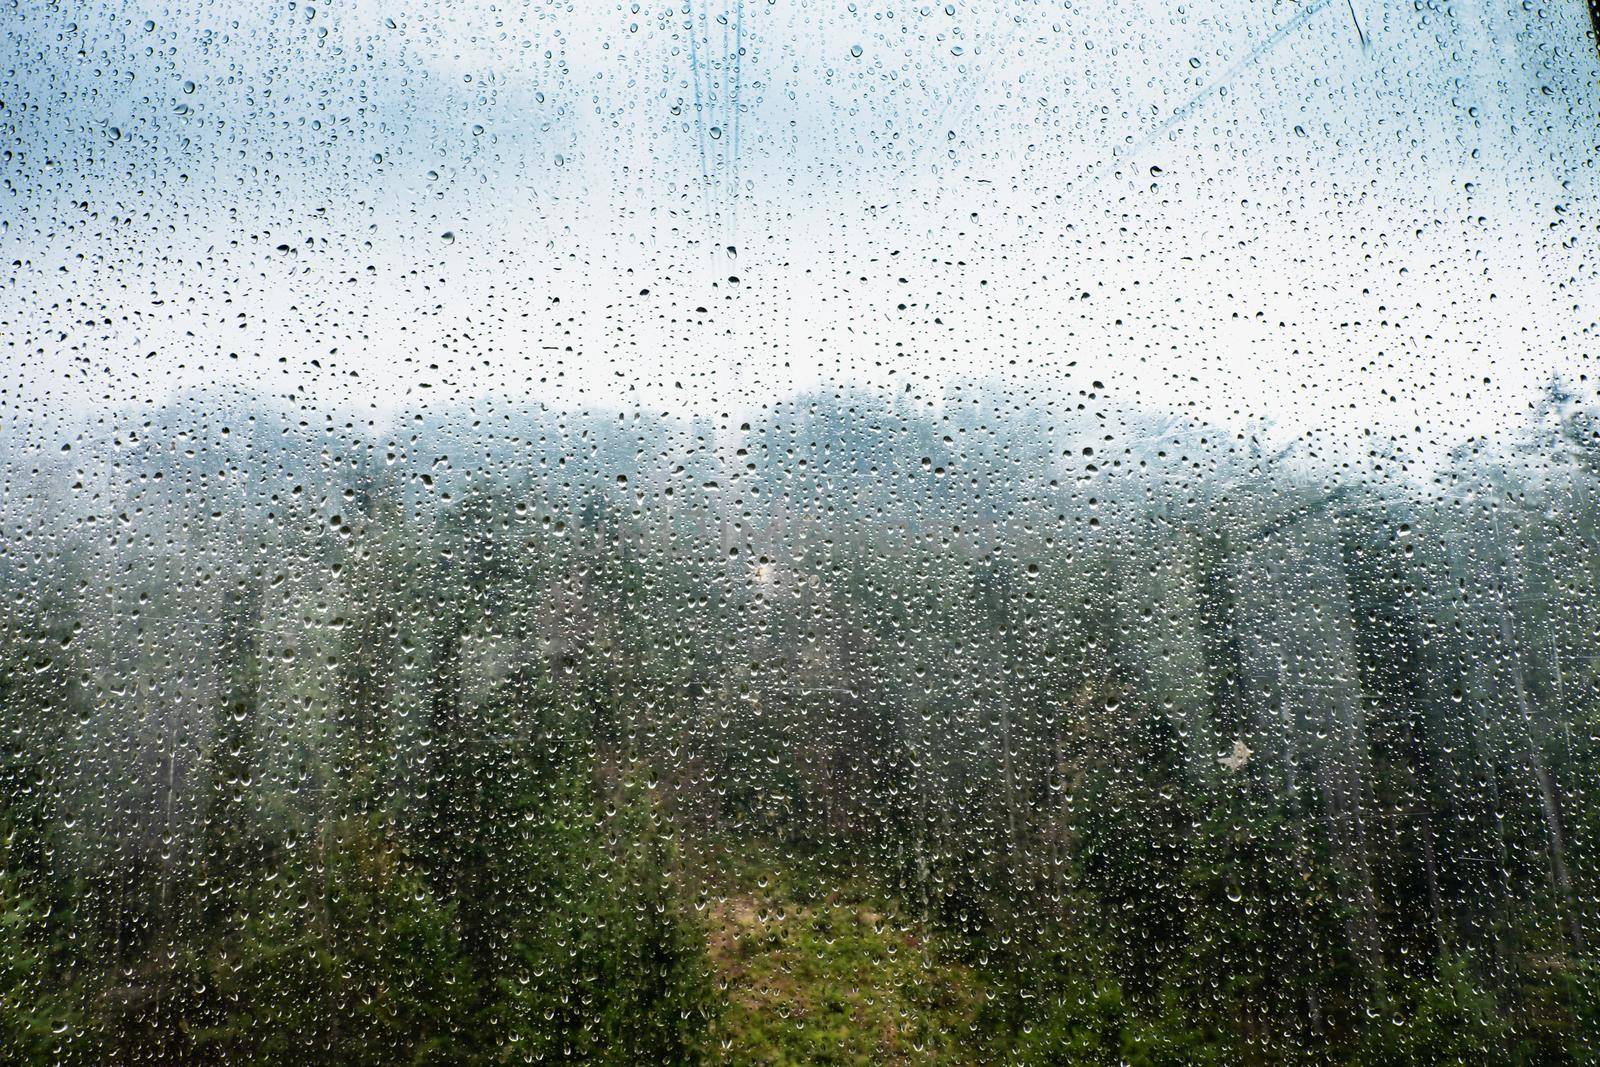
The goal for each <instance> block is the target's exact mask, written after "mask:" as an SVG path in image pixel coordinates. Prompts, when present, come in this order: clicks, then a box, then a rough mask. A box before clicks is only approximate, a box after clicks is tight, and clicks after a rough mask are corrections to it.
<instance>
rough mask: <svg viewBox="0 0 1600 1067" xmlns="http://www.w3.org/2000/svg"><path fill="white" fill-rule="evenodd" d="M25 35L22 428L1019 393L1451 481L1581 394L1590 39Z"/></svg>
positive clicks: (145, 7) (648, 19)
mask: <svg viewBox="0 0 1600 1067" xmlns="http://www.w3.org/2000/svg"><path fill="white" fill-rule="evenodd" d="M246 6H247V5H244V4H231V3H209V4H166V5H158V4H141V3H126V4H119V3H100V2H95V0H89V2H86V3H82V4H75V5H54V6H51V7H46V6H44V5H37V4H31V3H29V2H27V0H23V3H22V6H21V8H20V9H19V10H18V11H17V16H18V17H14V18H10V19H9V20H8V23H7V28H6V31H5V33H6V35H5V37H4V42H5V44H4V47H5V48H6V50H7V52H8V53H9V54H10V58H9V59H8V60H7V61H6V62H5V63H0V100H3V101H4V104H5V107H4V110H0V134H3V137H4V142H5V143H4V145H3V146H0V149H3V151H4V153H5V155H4V156H3V157H0V158H3V159H4V166H3V169H0V251H3V253H4V256H3V260H4V262H5V264H6V268H5V275H4V279H3V281H4V284H3V286H0V342H3V344H4V346H5V347H4V349H3V350H0V351H3V355H0V390H3V391H4V392H3V393H0V405H3V406H0V416H3V415H4V414H5V413H7V412H9V413H10V416H11V421H13V422H15V421H16V420H18V419H19V418H28V417H32V416H33V415H35V414H37V413H39V412H41V411H52V410H66V409H90V410H92V409H95V408H107V407H109V408H115V407H119V406H122V405H126V404H130V403H137V402H142V401H159V400H161V399H163V398H165V397H167V396H169V395H170V394H171V393H172V392H173V391H175V390H180V389H186V388H193V387H197V386H201V385H209V386H216V385H224V386H234V385H236V386H238V387H240V388H242V389H245V390H249V391H251V392H257V393H266V394H273V395H278V396H293V397H294V398H295V402H297V403H303V404H305V405H307V406H309V407H312V408H317V409H335V408H339V409H351V408H353V409H356V410H359V411H365V412H369V413H374V414H375V415H376V416H377V417H379V418H389V417H392V416H393V415H394V414H396V413H398V412H402V411H406V410H409V409H411V408H414V407H418V406H422V405H436V404H440V403H447V402H450V401H452V400H467V399H473V398H490V399H492V400H495V401H503V402H507V403H513V402H519V401H522V400H526V399H534V400H539V401H543V402H546V403H550V404H553V405H557V406H570V407H612V406H624V407H630V406H635V405H642V406H645V407H649V408H656V409H663V410H683V411H689V410H693V411H712V410H714V411H718V412H722V411H730V410H731V411H737V410H744V409H748V408H751V407H759V405H761V404H762V403H765V402H769V401H771V400H772V399H773V398H775V397H777V396H781V395H783V394H785V393H788V392H790V391H793V390H795V389H803V388H809V387H813V386H817V385H826V384H838V385H858V386H867V387H871V388H880V389H892V390H894V391H895V392H902V391H904V390H906V389H907V388H909V389H910V390H911V391H912V392H913V393H914V394H916V395H920V396H926V397H929V398H937V397H938V396H939V395H941V393H942V392H943V391H944V390H945V389H947V388H948V387H949V386H950V383H952V382H956V381H961V380H968V379H987V380H991V381H996V380H997V381H1001V382H1004V383H1009V384H1010V386H1011V387H1013V388H1015V389H1017V390H1018V391H1019V393H1026V394H1027V395H1028V396H1029V398H1030V402H1034V403H1041V404H1043V403H1051V402H1055V401H1054V400H1053V399H1052V398H1057V399H1058V398H1059V397H1061V396H1064V395H1071V394H1073V393H1075V392H1076V390H1077V389H1079V388H1085V387H1087V385H1088V383H1089V382H1090V381H1092V380H1099V381H1102V382H1104V383H1105V386H1106V388H1105V389H1103V390H1101V391H1100V392H1101V395H1103V396H1106V397H1108V398H1109V399H1110V400H1111V401H1112V402H1120V403H1123V404H1127V405H1133V406H1141V407H1149V408H1154V409H1158V410H1184V411H1192V412H1195V413H1197V414H1200V415H1203V416H1205V417H1209V418H1217V419H1225V420H1229V421H1231V422H1233V423H1236V424H1237V423H1243V422H1246V421H1252V422H1253V421H1262V420H1271V421H1273V422H1275V423H1276V424H1277V425H1278V427H1279V430H1280V432H1283V433H1287V434H1298V433H1303V432H1312V431H1315V432H1319V433H1321V434H1322V435H1324V436H1329V437H1333V438H1340V437H1344V438H1353V435H1358V434H1360V433H1362V432H1363V431H1365V430H1368V429H1370V428H1374V427H1376V428H1379V429H1380V430H1381V431H1382V432H1384V433H1386V434H1394V435H1397V436H1404V437H1405V438H1406V439H1407V441H1408V444H1409V446H1410V447H1411V448H1413V449H1415V450H1417V451H1421V452H1426V451H1428V450H1430V449H1432V450H1437V448H1439V447H1441V446H1442V445H1444V444H1446V443H1448V442H1450V441H1454V440H1456V439H1459V437H1460V436H1462V435H1464V434H1466V433H1470V432H1493V430H1494V429H1495V428H1497V427H1498V426H1502V425H1505V424H1506V423H1507V420H1508V419H1511V418H1513V417H1516V413H1517V412H1519V411H1521V410H1523V409H1525V408H1526V405H1527V402H1528V400H1529V398H1530V396H1531V395H1532V391H1533V390H1534V389H1536V388H1537V387H1538V385H1539V384H1540V383H1542V382H1543V381H1544V380H1546V379H1547V378H1548V377H1549V376H1550V375H1551V374H1552V373H1556V372H1561V373H1564V374H1567V375H1569V376H1571V377H1576V376H1577V375H1579V374H1583V373H1587V372H1588V353H1589V350H1590V349H1592V348H1593V345H1594V339H1595V335H1596V309H1597V308H1600V299H1597V297H1600V293H1597V291H1596V290H1597V287H1596V282H1595V248H1596V245H1597V240H1596V238H1597V233H1596V225H1597V221H1600V213H1597V209H1600V203H1597V197H1596V193H1597V192H1600V186H1597V173H1596V159H1597V151H1596V140H1597V130H1600V97H1597V94H1596V92H1595V90H1594V88H1593V86H1594V83H1595V81H1596V75H1597V70H1596V55H1595V50H1594V46H1593V43H1592V41H1591V40H1590V39H1589V38H1588V37H1587V36H1586V33H1587V29H1588V22H1587V15H1586V13H1585V11H1584V8H1583V4H1582V3H1580V2H1577V0H1573V2H1571V3H1565V4H1562V5H1560V6H1549V7H1543V8H1541V7H1537V6H1533V7H1532V8H1531V10H1530V9H1525V8H1524V7H1523V6H1522V5H1520V4H1518V5H1509V4H1506V5H1502V4H1500V3H1495V2H1491V3H1489V4H1482V3H1473V2H1469V3H1465V4H1451V5H1448V7H1447V5H1445V4H1443V3H1433V4H1430V3H1414V2H1413V0H1354V2H1352V0H1306V2H1303V3H1299V4H1293V3H1276V4H1274V3H1270V2H1260V0H1220V2H1217V3H1213V4H1193V3H1155V2H1144V0H1136V2H1133V3H1117V4H1112V3H1108V2H1104V0H1067V2H1055V3H1023V2H1004V3H1000V2H995V3H981V4H974V3H953V4H950V5H948V6H946V5H944V4H942V3H928V4H899V3H881V4H872V3H864V2H856V3H847V2H834V0H817V2H811V3H795V2H785V0H776V2H768V0H717V2H713V3H709V4H707V3H704V2H700V0H695V2H693V3H689V4H680V5H678V6H665V5H661V4H647V3H645V2H643V0H641V2H639V3H624V4H616V5H612V4H593V5H591V4H584V3H573V4H546V3H531V4H519V3H489V2H480V0H465V2H439V3H428V4H414V5H406V4H378V3H356V4H346V5H332V4H330V5H326V6H324V5H322V4H319V3H314V4H307V3H304V2H300V0H296V2H294V3H286V2H283V0H274V2H271V3H267V4H262V5H259V6H256V7H255V8H254V10H243V9H244V8H246Z"/></svg>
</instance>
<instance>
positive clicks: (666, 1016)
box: [491, 780, 714, 1065]
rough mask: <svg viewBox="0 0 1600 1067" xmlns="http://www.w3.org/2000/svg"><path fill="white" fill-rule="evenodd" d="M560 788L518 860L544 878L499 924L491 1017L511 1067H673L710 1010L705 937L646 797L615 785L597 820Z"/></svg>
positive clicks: (584, 797)
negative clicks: (504, 946)
mask: <svg viewBox="0 0 1600 1067" xmlns="http://www.w3.org/2000/svg"><path fill="white" fill-rule="evenodd" d="M589 794H590V790H589V788H588V783H587V782H583V781H573V780H569V781H567V782H564V783H562V784H561V785H560V786H559V787H558V789H557V791H556V793H555V795H554V796H553V797H552V798H551V799H552V802H551V803H550V805H549V806H548V808H546V809H545V811H544V812H543V814H542V816H541V817H540V818H538V819H537V820H534V821H531V822H529V823H528V824H527V826H526V830H525V835H524V837H523V841H522V843H521V845H520V846H519V847H520V848H522V849H524V850H537V853H538V855H539V857H540V858H541V861H542V862H541V867H542V869H541V870H540V871H539V873H538V880H537V882H536V883H534V884H530V885H529V886H528V887H527V888H528V896H527V904H526V905H525V907H524V908H523V909H522V910H521V911H520V913H519V914H516V915H514V916H510V917H508V919H507V933H508V935H509V940H510V944H511V950H510V954H509V960H508V966H507V970H506V972H505V974H504V975H503V976H502V977H501V978H500V979H499V982H498V987H499V988H498V993H499V997H500V1000H499V1002H498V1003H497V1004H496V1005H495V1006H494V1008H493V1009H492V1011H491V1021H492V1026H493V1029H494V1030H495V1032H496V1033H497V1034H499V1035H500V1037H499V1040H500V1041H501V1043H502V1046H501V1049H500V1055H501V1056H502V1057H503V1058H504V1059H506V1060H508V1061H510V1062H518V1063H593V1064H618V1065H623V1064H636V1063H681V1062H685V1061H686V1060H688V1059H690V1058H691V1057H692V1055H693V1054H694V1053H695V1052H696V1051H697V1049H698V1048H699V1043H700V1039H701V1035H702V1034H703V1032H704V1030H705V1027H706V1025H707V1023H708V1021H709V1019H710V1017H711V1013H712V1009H713V1003H714V1002H713V998H712V991H711V983H710V971H709V963H708V960H707V957H706V949H705V935H704V932H703V930H702V929H701V926H700V924H699V923H698V922H696V921H695V920H694V919H693V918H692V917H691V914H690V913H689V912H688V911H687V909H686V908H685V906H684V904H683V902H682V901H681V899H680V895H679V893H678V891H677V890H676V888H675V886H674V881H673V877H672V874H673V867H674V864H675V859H676V856H675V849H674V847H673V843H672V841H671V838H670V835H669V834H667V833H666V832H665V831H664V830H663V828H662V827H661V826H660V825H659V814H658V813H657V811H656V810H655V808H654V807H653V805H652V804H651V802H650V798H649V795H648V793H647V792H646V790H645V789H644V788H643V787H642V786H640V785H637V784H633V783H626V782H624V783H620V784H618V785H617V786H616V787H614V788H613V789H612V790H610V792H609V794H608V797H607V801H608V804H607V806H606V807H605V808H603V809H602V808H598V807H597V806H596V805H595V804H594V802H593V800H592V799H591V797H590V795H589Z"/></svg>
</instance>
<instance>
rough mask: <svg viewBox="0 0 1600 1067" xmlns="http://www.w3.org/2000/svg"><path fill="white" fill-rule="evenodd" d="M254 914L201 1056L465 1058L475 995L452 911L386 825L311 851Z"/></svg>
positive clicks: (378, 1060) (280, 872) (273, 878)
mask: <svg viewBox="0 0 1600 1067" xmlns="http://www.w3.org/2000/svg"><path fill="white" fill-rule="evenodd" d="M244 909H245V910H244V912H243V913H242V914H241V915H240V916H239V917H238V920H237V929H236V932H235V934H234V935H233V936H232V937H231V938H229V940H228V942H227V944H226V946H225V948H224V950H223V952H222V954H221V956H220V957H219V958H218V959H217V961H216V963H215V966H214V972H215V980H216V983H217V987H218V999H219V1001H220V1002H221V1003H222V1004H224V1005H225V1007H224V1008H223V1010H222V1014H223V1020H222V1021H221V1023H220V1025H218V1026H217V1027H215V1028H214V1029H211V1030H209V1031H207V1032H204V1033H202V1034H200V1035H198V1036H199V1040H198V1044H199V1045H200V1046H201V1047H202V1048H204V1049H208V1050H209V1049H215V1050H216V1051H217V1053H218V1054H220V1056H221V1058H222V1059H223V1060H225V1061H227V1062H251V1063H260V1064H285V1065H289V1064H295V1065H299V1064H304V1063H305V1062H307V1060H308V1058H310V1059H314V1060H315V1061H316V1062H319V1063H328V1064H338V1065H349V1067H367V1065H370V1067H380V1065H390V1064H443V1063H453V1062H458V1061H459V1060H461V1059H462V1051H463V1046H464V1044H465V1042H466V1040H467V1039H468V1038H469V1037H470V1031H469V1028H468V1026H467V1024H468V1022H469V1020H470V1015H469V1012H470V1009H471V1006H472V999H471V998H472V989H471V985H470V981H469V979H470V975H469V972H468V969H467V966H466V960H465V958H464V956H463V955H462V953H461V949H460V945H459V942H458V940H457V938H456V934H455V931H454V929H453V927H452V916H451V908H450V906H449V905H448V904H447V903H444V902H441V901H439V900H438V899H436V898H435V897H434V896H433V894H432V893H431V892H430V891H429V890H428V888H427V885H426V883H425V882H424V880H423V879H422V877H421V875H420V874H419V873H418V872H417V871H416V870H414V869H413V868H412V867H411V865H410V864H409V863H408V862H407V860H406V859H405V857H404V855H403V854H402V853H401V851H400V850H399V849H398V848H397V847H396V846H395V845H394V844H393V843H392V842H391V841H389V840H386V839H385V837H384V836H383V835H382V833H381V832H380V831H379V829H378V828H377V827H375V826H373V825H372V824H370V823H369V822H368V821H366V820H361V819H345V820H341V821H340V822H338V823H335V824H332V825H330V826H328V827H327V828H326V829H325V830H324V831H323V832H322V833H320V834H319V835H318V836H317V837H315V838H313V839H311V840H307V841H304V842H299V843H298V844H297V847H295V848H292V849H291V850H290V851H289V854H288V855H286V857H285V860H284V863H283V864H282V866H281V867H278V868H277V869H274V870H272V871H270V872H268V873H267V874H266V875H265V876H264V877H262V878H261V879H260V881H259V882H258V883H257V884H256V885H254V886H253V887H251V889H250V891H248V892H247V893H246V894H245V903H244Z"/></svg>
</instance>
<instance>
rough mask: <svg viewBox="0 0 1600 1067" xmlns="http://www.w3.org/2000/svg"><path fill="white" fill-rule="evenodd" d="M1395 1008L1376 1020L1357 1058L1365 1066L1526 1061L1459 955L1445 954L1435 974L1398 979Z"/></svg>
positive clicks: (1511, 1032)
mask: <svg viewBox="0 0 1600 1067" xmlns="http://www.w3.org/2000/svg"><path fill="white" fill-rule="evenodd" d="M1391 995H1392V996H1393V998H1394V1006H1393V1009H1392V1011H1391V1012H1390V1013H1389V1014H1388V1015H1386V1016H1383V1017H1380V1018H1378V1019H1375V1020H1373V1022H1372V1025H1371V1026H1370V1027H1369V1029H1368V1030H1367V1034H1366V1038H1365V1040H1364V1041H1363V1042H1362V1045H1361V1048H1360V1052H1359V1054H1358V1056H1357V1058H1356V1062H1357V1063H1358V1064H1361V1065H1362V1067H1447V1065H1457V1064H1485V1065H1497V1064H1506V1065H1511V1064H1519V1063H1526V1062H1528V1060H1526V1059H1525V1058H1524V1057H1522V1056H1520V1055H1519V1054H1518V1048H1517V1044H1516V1042H1515V1041H1514V1038H1515V1030H1514V1028H1513V1027H1512V1026H1511V1025H1510V1023H1509V1022H1508V1021H1507V1020H1506V1019H1505V1018H1504V1017H1503V1016H1502V1014H1501V1011H1500V1008H1499V1006H1498V1005H1497V1004H1496V1003H1495V998H1494V995H1493V994H1492V993H1491V992H1489V991H1487V990H1485V989H1484V988H1483V987H1482V985H1481V984H1480V982H1479V981H1478V980H1477V979H1476V978H1475V976H1474V975H1473V974H1472V971H1471V968H1470V967H1469V965H1468V961H1467V960H1466V959H1465V958H1464V957H1460V956H1446V957H1441V958H1440V959H1439V961H1438V964H1437V970H1436V972H1435V974H1434V975H1432V976H1430V977H1427V978H1420V979H1412V980H1408V981H1404V982H1401V983H1398V984H1397V986H1396V988H1394V989H1393V990H1392V992H1391Z"/></svg>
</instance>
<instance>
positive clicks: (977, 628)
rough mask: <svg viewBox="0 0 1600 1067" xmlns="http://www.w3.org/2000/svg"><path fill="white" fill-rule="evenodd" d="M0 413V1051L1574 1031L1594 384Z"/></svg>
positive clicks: (1152, 1045) (1124, 1041)
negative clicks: (1376, 416) (1172, 409)
mask: <svg viewBox="0 0 1600 1067" xmlns="http://www.w3.org/2000/svg"><path fill="white" fill-rule="evenodd" d="M1101 388H1102V387H1100V386H1099V383H1092V384H1090V383H1085V385H1084V387H1083V388H1082V389H1081V390H1080V391H1079V392H1078V393H1077V397H1076V402H1075V403H1071V404H1059V405H1042V404H1021V403H1017V402H1016V400H1015V396H1016V394H1015V393H1014V392H1012V391H1008V390H1006V389H1003V388H998V387H993V386H986V385H982V384H972V385H968V386H962V387H951V388H950V389H948V390H947V391H946V393H945V394H944V395H943V396H942V397H939V398H937V399H936V400H931V399H929V400H924V399H917V400H913V399H911V398H909V397H908V396H906V395H904V394H901V393H891V392H887V391H880V392H874V391H860V392H844V391H835V390H824V391H817V392H812V393H809V394H803V395H796V396H793V397H790V398H788V399H782V400H775V401H772V402H770V403H769V404H766V405H764V406H762V408H761V411H760V412H759V414H758V415H757V416H752V417H749V418H748V419H746V418H745V417H744V416H731V417H730V416H724V417H721V418H718V417H712V416H707V417H703V418H688V417H677V416H672V415H652V414H651V413H650V412H648V411H646V410H643V409H640V408H633V409H626V410H599V409H596V410H592V411H556V410H549V409H545V408H542V407H540V406H538V405H532V404H530V405H522V406H518V405H514V404H510V403H494V402H487V401H486V402H483V403H479V404H476V405H472V406H466V405H462V406H459V407H453V408H445V407H435V408H430V409H426V410H423V411H421V412H420V413H418V414H414V415H413V414H407V415H404V416H400V417H397V418H394V419H392V420H383V421H380V420H376V419H371V420H367V421H362V420H360V419H357V418H355V417H349V418H346V417H344V416H341V415H336V414H332V413H330V412H328V411H325V410H319V409H317V408H315V407H310V406H299V407H296V406H292V405H288V404H284V403H281V402H275V401H273V400H271V399H269V398H266V397H262V396H256V395H246V394H240V393H220V392H212V393H195V394H192V395H190V396H188V397H187V398H184V399H181V400H177V401H173V402H171V403H168V404H165V405H163V406H143V407H141V406H128V407H124V408H120V409H114V410H111V411H108V412H106V413H105V414H103V415H99V416H85V417H83V418H82V419H80V420H78V421H76V422H73V421H71V420H69V419H63V418H56V417H51V416H47V415H46V414H45V413H39V412H35V413H32V414H30V413H28V412H27V411H24V410H22V409H18V410H17V412H16V415H17V418H15V419H13V421H12V422H11V423H10V425H9V426H8V427H7V428H6V432H5V434H4V436H3V449H4V451H3V453H0V463H3V465H4V475H5V478H4V488H5V495H4V497H3V498H0V509H3V510H0V518H3V536H0V590H3V599H0V603H3V604H4V610H5V617H4V625H3V626H0V858H3V873H0V1057H3V1058H4V1059H5V1060H6V1061H8V1062H16V1063H61V1064H79V1063H82V1064H99V1063H125V1064H150V1065H156V1064H162V1065H168V1064H171V1065H180V1064H224V1063H227V1064H237V1063H254V1064H290V1063H293V1064H305V1063H325V1064H337V1065H344V1064H349V1065H358V1064H362V1065H364V1064H372V1065H378V1064H385V1065H386V1064H502V1063H507V1064H509V1063H516V1064H522V1063H543V1064H576V1063H599V1064H640V1063H712V1064H716V1063H726V1064H801V1063H838V1064H881V1063H888V1064H894V1063H902V1064H913V1063H915V1064H921V1063H945V1064H959V1063H1017V1064H1105V1065H1119V1064H1129V1065H1135V1064H1137V1065H1157V1064H1172V1065H1177V1064H1219V1065H1220V1064H1230V1065H1232V1064H1340V1065H1344V1064H1350V1065H1355V1064H1362V1065H1367V1064H1374V1065H1377V1064H1385V1065H1386V1064H1418V1065H1422V1064H1466V1063H1473V1064H1488V1063H1492V1064H1528V1065H1533V1064H1552V1065H1554V1064H1594V1063H1597V1062H1600V658H1597V655H1596V642H1595V634H1596V632H1597V628H1600V395H1597V393H1596V389H1595V386H1594V383H1593V382H1591V381H1588V380H1574V381H1565V382H1563V381H1560V380H1554V381H1552V383H1551V384H1550V385H1549V386H1548V387H1547V388H1546V389H1544V391H1543V392H1542V394H1540V396H1539V398H1538V400H1537V402H1536V403H1533V404H1531V405H1530V406H1529V408H1528V409H1527V410H1526V411H1523V412H1519V413H1517V414H1516V415H1515V417H1513V418H1511V419H1509V420H1508V428H1507V430H1506V432H1505V433H1504V434H1503V435H1499V436H1496V437H1494V438H1492V439H1488V438H1474V439H1468V440H1465V441H1463V442H1462V443H1461V444H1460V445H1459V446H1457V447H1455V448H1454V450H1453V451H1451V452H1450V453H1449V455H1448V457H1435V458H1433V459H1431V460H1429V461H1427V462H1418V461H1416V460H1414V459H1413V458H1411V457H1408V455H1407V454H1406V452H1405V446H1404V444H1403V443H1401V442H1396V441H1395V440H1394V439H1387V440H1384V439H1380V438H1378V437H1377V436H1371V437H1368V438H1367V441H1368V442H1369V447H1368V448H1366V449H1365V450H1351V449H1339V450H1326V449H1322V448H1319V446H1318V445H1317V443H1316V439H1315V438H1314V437H1311V436H1302V437H1298V438H1295V439H1293V440H1291V441H1289V442H1288V443H1286V444H1285V443H1282V441H1281V435H1280V436H1279V438H1277V439H1274V440H1277V441H1278V443H1274V444H1271V445H1268V444H1267V443H1266V442H1267V441H1268V440H1269V439H1273V438H1271V437H1270V435H1269V434H1268V433H1267V428H1266V427H1264V426H1251V425H1237V426H1228V425H1212V424H1205V423H1201V422H1198V421H1194V420H1192V419H1184V418H1177V417H1167V416H1164V415H1159V414H1155V413H1152V412H1149V411H1142V410H1139V409H1137V408H1134V407H1127V406H1119V405H1118V404H1117V403H1114V402H1112V400H1111V399H1110V398H1108V397H1106V396H1104V395H1103V394H1102V393H1101V392H1099V390H1100V389H1101Z"/></svg>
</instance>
